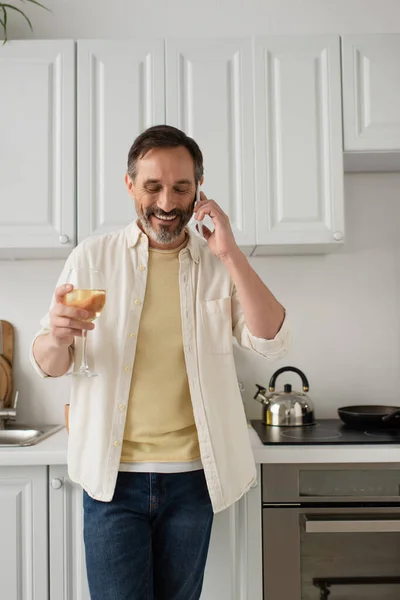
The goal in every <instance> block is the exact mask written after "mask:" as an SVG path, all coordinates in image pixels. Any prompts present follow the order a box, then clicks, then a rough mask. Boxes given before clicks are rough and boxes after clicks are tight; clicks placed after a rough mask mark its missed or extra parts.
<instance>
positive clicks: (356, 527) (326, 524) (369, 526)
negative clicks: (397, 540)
mask: <svg viewBox="0 0 400 600" xmlns="http://www.w3.org/2000/svg"><path fill="white" fill-rule="evenodd" d="M305 530H306V533H387V532H390V533H393V532H399V531H400V521H399V520H398V519H392V520H390V519H376V520H371V521H358V520H357V521H340V520H338V521H335V520H332V521H306V526H305Z"/></svg>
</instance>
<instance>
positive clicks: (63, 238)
mask: <svg viewBox="0 0 400 600" xmlns="http://www.w3.org/2000/svg"><path fill="white" fill-rule="evenodd" d="M59 240H60V244H68V242H69V237H68V236H67V235H60V237H59Z"/></svg>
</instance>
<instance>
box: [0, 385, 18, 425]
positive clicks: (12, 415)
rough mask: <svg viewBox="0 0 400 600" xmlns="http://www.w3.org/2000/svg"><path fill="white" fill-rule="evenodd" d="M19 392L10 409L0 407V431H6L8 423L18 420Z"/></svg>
mask: <svg viewBox="0 0 400 600" xmlns="http://www.w3.org/2000/svg"><path fill="white" fill-rule="evenodd" d="M18 396H19V392H18V390H17V391H16V392H15V396H14V402H13V403H12V406H10V407H9V408H4V406H1V407H0V430H2V429H5V422H6V421H15V419H16V418H17V402H18Z"/></svg>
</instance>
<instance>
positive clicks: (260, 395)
mask: <svg viewBox="0 0 400 600" xmlns="http://www.w3.org/2000/svg"><path fill="white" fill-rule="evenodd" d="M256 387H258V392H257V393H256V395H255V396H254V400H257V402H259V403H260V404H263V405H264V406H268V404H269V400H268V398H267V397H266V395H265V394H266V391H267V390H266V389H265V387H263V386H262V385H258V383H256Z"/></svg>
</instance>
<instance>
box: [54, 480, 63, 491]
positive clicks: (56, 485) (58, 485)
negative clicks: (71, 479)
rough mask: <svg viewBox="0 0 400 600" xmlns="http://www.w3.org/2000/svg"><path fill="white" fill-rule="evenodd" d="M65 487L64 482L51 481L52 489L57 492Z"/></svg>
mask: <svg viewBox="0 0 400 600" xmlns="http://www.w3.org/2000/svg"><path fill="white" fill-rule="evenodd" d="M62 486H63V482H62V480H61V479H58V478H55V479H52V480H51V487H52V488H54V489H55V490H59V489H60V488H62Z"/></svg>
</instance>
